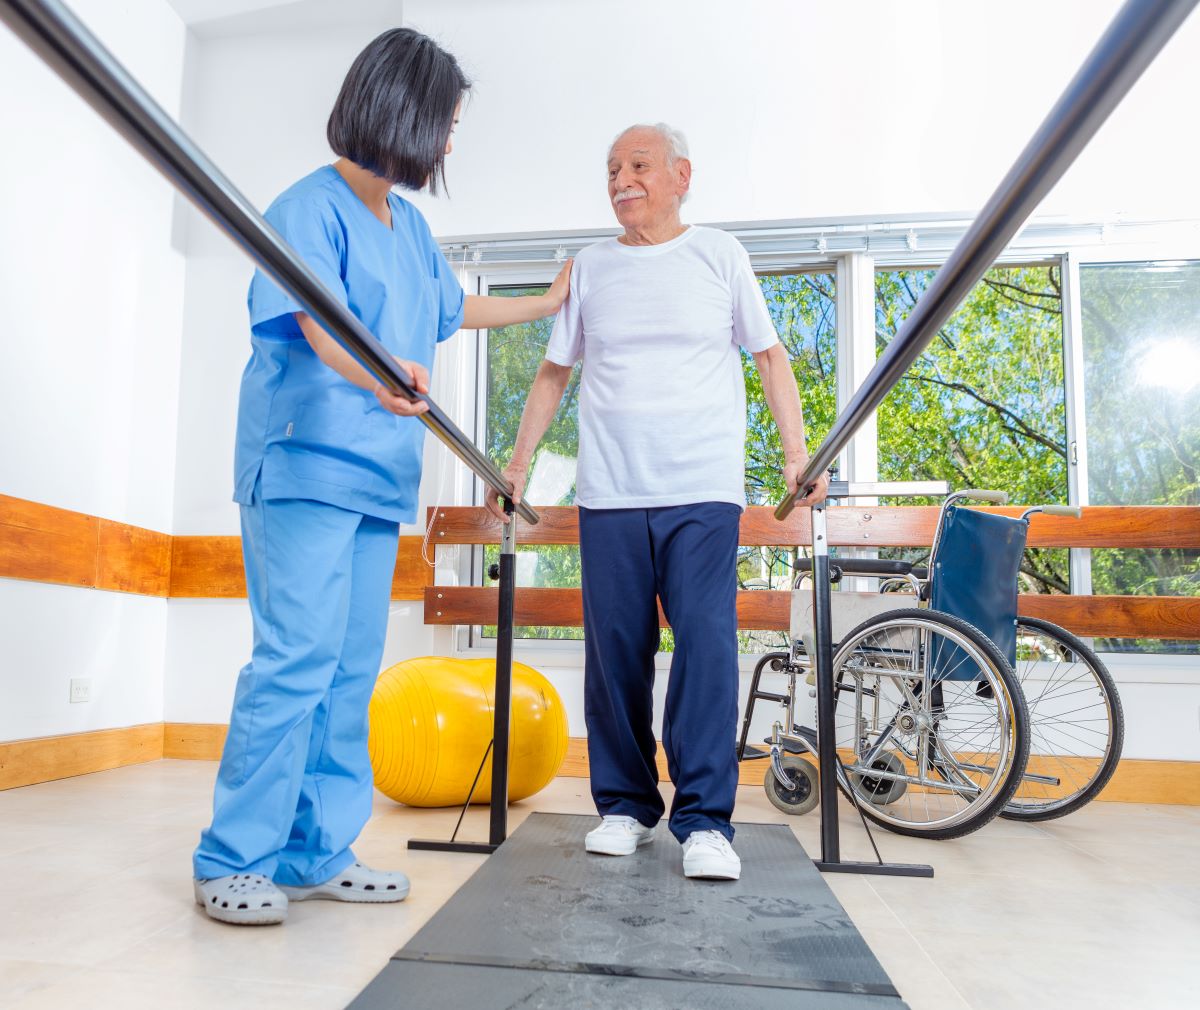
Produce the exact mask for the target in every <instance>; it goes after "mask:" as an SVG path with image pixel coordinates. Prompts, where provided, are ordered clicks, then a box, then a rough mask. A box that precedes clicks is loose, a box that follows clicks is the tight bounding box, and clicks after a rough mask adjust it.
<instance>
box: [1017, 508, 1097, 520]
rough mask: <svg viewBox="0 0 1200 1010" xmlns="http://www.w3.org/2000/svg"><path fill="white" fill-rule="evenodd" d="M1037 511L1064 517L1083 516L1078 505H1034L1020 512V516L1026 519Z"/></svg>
mask: <svg viewBox="0 0 1200 1010" xmlns="http://www.w3.org/2000/svg"><path fill="white" fill-rule="evenodd" d="M1038 512H1044V513H1045V514H1046V515H1048V516H1062V517H1063V518H1065V519H1081V518H1083V509H1081V508H1080V507H1079V506H1078V505H1035V506H1034V507H1033V508H1031V509H1026V510H1025V511H1024V512H1022V513H1021V518H1022V519H1028V518H1029V517H1030V516H1031V515H1034V514H1035V513H1038Z"/></svg>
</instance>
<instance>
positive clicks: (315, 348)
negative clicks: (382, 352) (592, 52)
mask: <svg viewBox="0 0 1200 1010" xmlns="http://www.w3.org/2000/svg"><path fill="white" fill-rule="evenodd" d="M469 88H470V82H469V81H468V80H467V78H466V77H465V75H464V74H463V73H462V71H461V70H460V69H459V66H458V63H457V62H456V61H455V59H454V57H453V56H452V55H450V54H449V53H447V52H445V51H444V50H443V49H441V48H440V47H439V46H437V45H436V44H435V43H434V42H433V41H432V40H430V39H429V38H426V37H425V36H423V35H421V34H419V33H417V32H414V31H411V30H409V29H393V30H391V31H388V32H385V33H384V34H383V35H381V36H379V38H377V39H375V41H373V42H372V43H371V44H370V45H369V46H367V48H366V49H365V50H363V52H362V53H361V54H360V55H359V56H358V58H357V59H356V60H355V62H354V65H353V66H352V67H351V68H350V72H349V74H348V75H347V77H346V80H345V82H344V84H343V85H342V90H341V93H340V94H339V95H338V99H337V103H336V104H335V106H334V109H333V113H332V114H331V116H330V118H329V126H328V130H327V134H328V139H329V144H330V146H331V147H332V148H333V150H334V152H335V153H336V154H337V155H339V158H338V160H337V161H335V162H334V163H333V164H332V165H326V166H324V167H322V168H319V169H317V171H315V172H313V173H312V174H311V175H308V176H306V177H305V178H303V179H301V180H300V181H299V182H297V183H296V184H295V185H293V186H292V187H291V188H289V189H288V190H286V191H285V192H284V193H283V194H281V195H280V196H279V198H278V199H276V200H275V202H274V203H272V204H271V206H270V208H269V209H268V210H267V213H266V217H267V220H268V221H269V222H270V223H271V224H272V225H273V226H274V227H275V228H276V229H277V230H278V231H279V233H280V234H281V235H282V236H283V237H284V238H285V239H286V240H287V242H288V244H289V245H291V247H292V248H293V249H295V250H296V252H297V253H299V254H300V256H301V257H303V259H304V260H305V262H306V263H307V264H308V265H309V266H310V267H311V268H312V270H313V271H314V272H315V273H316V275H317V276H318V277H319V278H320V280H321V281H322V282H323V283H324V284H325V286H326V287H327V288H328V289H329V290H330V291H331V292H333V293H334V294H335V295H336V296H337V297H338V298H340V299H341V300H342V302H343V304H345V305H346V306H347V307H348V308H349V309H350V311H351V312H353V313H354V315H356V316H357V317H358V318H359V319H361V320H362V321H363V323H364V324H365V325H366V326H367V328H368V329H369V330H370V331H371V332H372V333H373V334H374V335H375V336H376V337H377V338H378V339H379V340H380V341H381V342H382V343H383V344H384V346H385V347H386V348H387V349H388V350H389V351H390V352H391V353H392V354H393V355H394V356H395V357H396V359H397V360H398V362H399V363H400V365H401V366H402V367H403V368H404V369H405V370H406V371H407V372H408V373H409V374H410V376H411V377H412V384H413V386H414V387H415V388H416V389H417V390H418V391H420V392H427V391H428V385H429V370H430V368H432V366H433V357H434V350H435V348H436V346H437V344H438V342H440V341H442V340H445V339H447V338H448V337H450V336H451V335H453V334H454V333H455V332H456V331H457V330H459V329H463V328H466V329H477V328H480V327H496V326H505V325H508V324H511V323H518V322H528V321H530V320H533V319H539V318H541V317H543V316H547V315H552V314H553V313H554V312H556V311H557V310H558V307H559V306H560V305H561V304H562V301H563V299H564V298H565V297H566V294H567V289H568V284H569V272H570V264H568V265H567V266H566V267H565V268H564V269H563V271H562V273H561V274H560V275H559V276H558V278H557V279H556V280H555V282H554V284H553V285H552V286H551V287H550V290H549V291H548V292H547V293H546V294H545V295H544V296H538V297H526V298H484V297H474V296H467V297H464V294H463V290H462V288H461V287H460V285H459V283H458V281H457V280H456V279H455V277H454V273H453V271H452V270H451V268H450V266H449V265H448V264H447V262H446V260H445V258H444V257H443V255H442V253H441V250H440V249H439V248H438V245H437V243H436V242H435V241H434V240H433V237H432V236H431V235H430V232H429V226H428V225H427V224H426V223H425V219H424V218H423V217H422V216H421V214H420V212H419V211H418V210H417V209H416V208H415V207H414V206H413V205H412V204H411V203H409V202H408V201H406V200H404V199H403V198H402V197H400V196H397V195H396V194H395V193H394V192H392V190H393V187H400V188H402V189H408V190H420V189H424V188H426V187H428V189H429V190H430V191H431V192H435V193H436V191H437V186H438V182H439V180H440V181H441V182H442V184H443V185H444V182H445V177H444V160H445V156H446V155H447V154H449V153H450V151H451V134H452V132H453V127H454V123H455V122H457V116H458V111H459V108H460V107H461V104H462V99H463V97H464V96H465V94H466V92H467V91H468V90H469ZM249 307H250V327H251V344H252V348H253V350H252V354H251V357H250V362H249V364H248V365H247V366H246V371H245V373H244V375H243V377H242V387H241V398H240V401H239V408H238V429H237V449H236V460H235V470H236V474H235V480H236V486H235V492H234V498H235V500H236V501H237V502H238V503H239V505H240V506H241V518H242V547H243V554H244V558H245V565H246V587H247V595H248V598H249V603H250V610H251V614H252V616H253V622H254V649H253V654H252V658H251V660H250V662H249V663H248V664H247V665H246V666H245V667H244V668H243V669H242V671H241V675H240V676H239V678H238V683H237V690H236V693H235V696H234V703H233V714H232V717H231V720H230V726H229V735H228V738H227V740H226V743H225V750H224V753H223V755H222V757H221V766H220V771H219V772H218V775H217V783H216V789H215V795H214V800H213V819H212V824H211V826H210V827H209V828H207V829H206V830H205V831H204V832H203V834H202V835H201V838H200V845H199V847H198V848H197V849H196V852H195V856H194V858H193V873H194V878H195V884H194V886H195V896H196V900H197V902H198V903H200V904H201V905H203V907H204V909H205V911H206V912H207V913H208V914H209V915H210V916H212V917H213V918H214V919H218V920H220V921H222V922H231V923H238V924H247V925H256V924H265V923H275V922H282V921H283V920H284V919H285V918H286V916H287V908H288V903H289V901H302V900H305V899H310V898H326V899H330V900H338V901H358V902H380V901H399V900H401V899H403V898H404V897H405V896H406V895H407V894H408V889H409V882H408V880H407V879H406V878H405V876H404V875H403V874H402V873H398V872H388V871H384V870H377V869H373V868H371V867H369V866H365V865H364V864H362V863H361V862H359V861H358V860H357V859H356V858H355V856H354V853H353V852H352V851H351V848H350V846H351V844H352V843H353V842H354V840H355V839H356V838H357V837H358V834H359V832H360V831H361V830H362V828H363V826H364V825H365V824H366V822H367V818H368V817H369V816H370V814H371V802H372V796H373V785H372V774H371V765H370V762H369V760H368V756H367V704H368V702H369V700H370V697H371V692H372V689H373V687H374V684H375V678H376V676H377V674H378V672H379V665H380V660H381V657H382V653H383V644H384V636H385V633H386V629H387V615H388V604H389V599H390V596H391V583H392V573H393V569H394V567H395V564H396V547H397V537H398V527H399V524H400V523H411V522H414V521H415V520H416V515H417V486H418V484H419V482H420V477H421V448H422V439H423V434H424V426H423V425H422V424H421V422H420V421H419V420H417V418H416V417H415V415H417V414H419V413H421V412H422V411H424V410H425V409H427V408H426V406H425V404H424V403H416V404H413V403H410V402H409V401H407V400H405V399H404V398H403V397H398V396H394V395H392V394H391V393H390V392H389V391H388V390H387V389H385V388H384V387H383V386H382V385H381V384H380V383H379V382H378V381H377V380H376V379H375V378H374V377H373V376H371V375H370V374H369V373H368V372H367V371H366V370H365V369H363V368H362V367H361V366H360V365H359V364H358V363H357V362H356V361H355V360H354V359H353V358H352V357H351V356H350V355H349V354H348V353H347V352H346V351H345V350H343V349H342V348H341V346H340V345H339V344H337V343H336V342H335V341H334V340H333V338H332V337H331V336H329V334H328V333H326V332H325V330H324V329H323V328H322V327H321V326H320V325H319V324H318V323H316V322H315V321H314V320H313V319H312V318H310V317H309V316H308V315H306V314H305V312H304V310H303V309H302V308H301V306H300V305H299V304H297V303H296V302H295V301H294V300H293V299H292V297H291V296H290V295H288V294H287V293H285V292H283V291H281V290H280V289H279V288H278V287H276V286H275V284H274V283H273V282H272V281H271V280H270V279H269V278H267V277H265V276H264V275H263V274H262V273H256V274H255V276H254V280H253V282H252V283H251V285H250V295H249Z"/></svg>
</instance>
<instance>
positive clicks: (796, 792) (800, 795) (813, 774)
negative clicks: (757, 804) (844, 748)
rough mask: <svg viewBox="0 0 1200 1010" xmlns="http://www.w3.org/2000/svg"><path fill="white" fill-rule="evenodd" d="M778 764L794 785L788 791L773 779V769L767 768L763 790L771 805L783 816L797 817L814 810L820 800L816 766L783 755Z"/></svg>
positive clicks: (794, 756) (809, 762)
mask: <svg viewBox="0 0 1200 1010" xmlns="http://www.w3.org/2000/svg"><path fill="white" fill-rule="evenodd" d="M780 762H781V763H782V765H783V767H784V769H785V770H786V771H787V773H788V774H789V775H791V776H792V779H793V780H794V781H795V783H796V785H795V788H793V789H788V788H787V787H786V786H784V785H783V783H781V782H780V781H779V779H777V778H776V777H775V769H774V768H771V767H770V766H768V767H767V773H766V775H764V776H763V789H764V790H766V793H767V799H769V800H770V801H771V805H772V806H773V807H775V809H776V810H782V811H783V812H784V813H785V814H794V815H797V816H798V815H800V814H807V813H808V812H809V811H810V810H814V809H816V806H817V804H818V803H819V802H820V800H821V793H820V788H819V786H818V779H817V767H816V765H814V764H813V763H812V762H811V761H807V760H805V759H804V758H802V757H799V756H797V755H795V754H784V755H783V757H782V758H781V759H780Z"/></svg>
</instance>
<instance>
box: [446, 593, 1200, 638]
mask: <svg viewBox="0 0 1200 1010" xmlns="http://www.w3.org/2000/svg"><path fill="white" fill-rule="evenodd" d="M788 597H789V594H788V593H787V592H786V591H781V590H769V589H765V590H753V591H742V592H739V593H738V594H737V608H738V627H739V628H741V629H743V630H746V631H749V630H757V631H787V629H788V621H789V615H790V603H789V598H788ZM496 604H497V591H496V590H495V589H486V588H483V587H479V586H431V587H428V588H427V589H426V590H425V623H426V624H494V623H495V622H496ZM1017 611H1018V613H1020V614H1021V615H1022V616H1024V617H1040V618H1042V619H1043V620H1046V621H1052V622H1053V623H1055V624H1058V625H1060V626H1062V627H1064V628H1066V629H1067V630H1068V631H1073V632H1075V634H1077V635H1087V636H1100V637H1103V638H1169V639H1200V597H1193V596H1057V595H1055V596H1050V595H1043V594H1037V593H1028V594H1026V593H1022V594H1021V595H1020V596H1019V597H1018V604H1017ZM658 616H659V623H660V624H662V625H663V626H664V627H665V626H666V623H667V622H666V619H665V618H664V617H663V615H662V611H661V609H660V611H659V615H658ZM514 620H515V622H516V624H517V626H518V627H567V628H572V627H580V626H582V624H583V598H582V594H581V593H580V591H579V590H578V589H518V590H517V598H516V604H515V611H514Z"/></svg>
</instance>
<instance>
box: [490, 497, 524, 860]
mask: <svg viewBox="0 0 1200 1010" xmlns="http://www.w3.org/2000/svg"><path fill="white" fill-rule="evenodd" d="M504 512H505V514H506V515H507V516H508V522H507V523H505V524H504V529H503V532H502V534H501V541H500V604H499V608H498V610H499V613H497V615H496V708H495V713H494V714H495V724H494V727H493V730H492V740H493V741H495V746H494V747H493V748H492V803H491V811H492V816H491V828H490V830H489V833H488V841H489V842H490V843H491V844H492V845H499V844H500V843H501V842H503V841H504V839H505V838H506V837H507V836H508V738H509V730H510V728H511V725H512V654H513V601H514V598H515V596H516V584H517V518H516V516H515V515H513V503H512V500H511V499H509V498H505V499H504Z"/></svg>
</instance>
